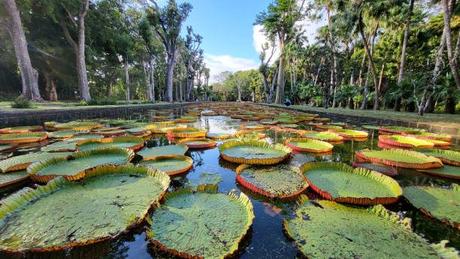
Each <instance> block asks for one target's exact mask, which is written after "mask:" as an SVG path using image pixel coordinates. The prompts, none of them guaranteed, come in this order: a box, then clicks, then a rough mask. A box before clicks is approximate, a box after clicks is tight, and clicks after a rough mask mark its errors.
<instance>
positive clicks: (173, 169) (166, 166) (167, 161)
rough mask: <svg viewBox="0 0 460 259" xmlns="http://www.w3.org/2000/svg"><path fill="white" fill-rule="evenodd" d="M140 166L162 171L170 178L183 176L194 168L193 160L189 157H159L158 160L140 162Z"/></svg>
mask: <svg viewBox="0 0 460 259" xmlns="http://www.w3.org/2000/svg"><path fill="white" fill-rule="evenodd" d="M139 165H140V166H145V167H148V168H151V169H155V170H160V171H162V172H164V173H166V174H167V175H169V176H172V175H177V174H182V173H185V172H187V171H188V170H190V169H191V168H192V165H193V160H192V159H191V158H190V157H188V156H180V155H178V156H174V157H170V156H166V157H157V158H156V159H151V160H143V161H141V162H139Z"/></svg>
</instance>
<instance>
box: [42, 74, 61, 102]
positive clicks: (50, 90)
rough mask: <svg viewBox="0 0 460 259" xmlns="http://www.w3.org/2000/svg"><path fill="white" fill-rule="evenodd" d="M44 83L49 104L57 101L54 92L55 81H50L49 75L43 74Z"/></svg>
mask: <svg viewBox="0 0 460 259" xmlns="http://www.w3.org/2000/svg"><path fill="white" fill-rule="evenodd" d="M44 76H45V81H46V93H47V94H48V100H49V101H51V102H55V101H57V100H58V97H57V92H56V81H54V79H52V77H51V75H50V73H48V72H45V73H44Z"/></svg>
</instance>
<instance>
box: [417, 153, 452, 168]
mask: <svg viewBox="0 0 460 259" xmlns="http://www.w3.org/2000/svg"><path fill="white" fill-rule="evenodd" d="M423 153H424V154H426V155H428V156H434V157H437V158H439V159H441V161H442V162H443V163H445V164H448V165H453V166H460V152H458V151H453V150H440V149H437V150H430V151H423ZM459 170H460V168H459Z"/></svg>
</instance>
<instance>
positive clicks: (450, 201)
mask: <svg viewBox="0 0 460 259" xmlns="http://www.w3.org/2000/svg"><path fill="white" fill-rule="evenodd" d="M404 197H406V199H408V200H409V202H410V203H412V205H414V207H416V208H418V209H419V210H421V211H422V212H423V213H424V214H426V215H428V216H430V217H433V218H436V219H438V220H440V221H442V222H445V223H448V224H450V225H452V226H454V227H455V228H457V229H460V213H459V211H460V187H459V186H458V185H456V184H454V185H453V186H452V188H449V189H445V188H441V187H430V186H409V187H406V188H404Z"/></svg>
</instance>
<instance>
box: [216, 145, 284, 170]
mask: <svg viewBox="0 0 460 259" xmlns="http://www.w3.org/2000/svg"><path fill="white" fill-rule="evenodd" d="M219 151H220V155H221V157H222V158H223V159H224V160H227V161H229V162H233V163H239V164H260V165H273V164H277V163H279V162H281V161H283V160H284V159H286V158H287V157H288V156H289V154H290V153H291V149H290V148H289V147H286V146H284V145H280V144H276V145H270V144H268V143H267V142H264V141H256V140H229V141H226V142H224V143H223V144H222V145H220V146H219Z"/></svg>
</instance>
